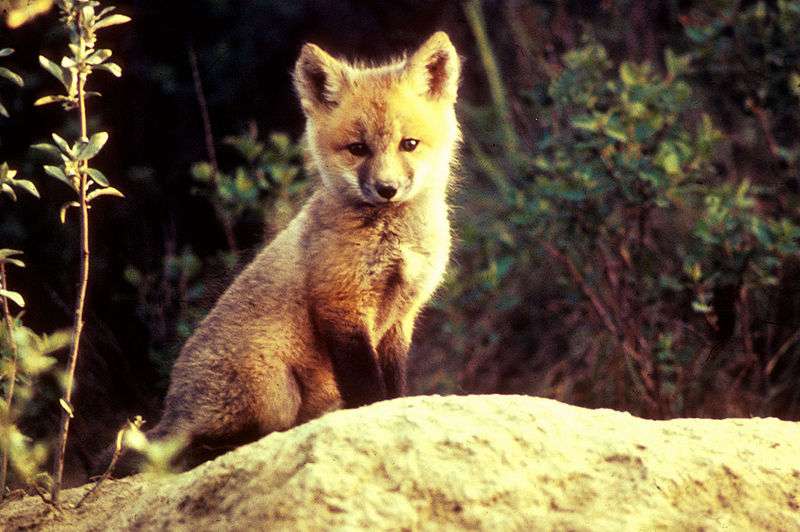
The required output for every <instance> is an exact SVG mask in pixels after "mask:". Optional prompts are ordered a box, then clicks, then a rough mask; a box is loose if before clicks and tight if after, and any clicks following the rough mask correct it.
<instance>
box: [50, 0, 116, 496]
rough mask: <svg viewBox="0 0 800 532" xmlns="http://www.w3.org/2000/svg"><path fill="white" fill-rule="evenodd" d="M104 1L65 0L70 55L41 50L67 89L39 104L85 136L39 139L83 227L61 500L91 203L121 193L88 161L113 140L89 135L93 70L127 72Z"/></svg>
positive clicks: (59, 463)
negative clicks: (102, 37) (103, 34)
mask: <svg viewBox="0 0 800 532" xmlns="http://www.w3.org/2000/svg"><path fill="white" fill-rule="evenodd" d="M99 6H100V2H96V1H92V0H60V1H59V2H58V7H59V9H60V10H61V22H62V23H63V24H64V26H65V27H66V28H67V30H68V32H69V41H70V42H69V52H70V53H69V55H66V56H64V57H63V58H62V59H61V61H60V64H56V63H54V62H53V61H50V60H49V59H47V58H46V57H43V56H40V57H39V62H40V64H41V65H42V67H43V68H44V69H45V70H47V71H48V72H49V73H50V74H52V75H53V76H54V77H55V78H56V79H57V80H58V81H60V82H61V84H62V85H63V86H64V89H65V90H66V92H65V94H60V95H52V96H44V97H42V98H39V99H38V100H37V101H36V103H35V105H46V104H49V103H56V102H58V103H61V104H62V106H63V107H64V109H65V110H67V111H71V110H77V112H78V117H79V120H80V132H81V133H80V137H79V138H78V140H77V141H75V142H74V143H72V144H70V143H68V142H67V141H66V140H64V139H63V138H62V137H60V136H59V135H57V134H55V133H53V135H52V137H53V141H54V142H55V144H38V145H36V146H35V148H37V149H40V150H43V151H45V152H47V153H50V154H51V155H53V156H54V157H57V158H59V159H60V164H58V165H46V166H45V167H44V169H45V172H47V174H48V175H50V176H52V177H54V178H56V179H58V180H59V181H62V182H63V183H65V184H66V185H67V186H68V187H70V188H71V189H72V190H73V191H74V192H75V194H76V196H77V198H76V200H75V201H71V202H68V203H66V204H65V205H63V206H62V207H61V211H60V217H61V221H62V223H64V222H65V220H66V214H67V211H68V210H69V209H70V208H73V207H74V208H76V209H78V212H79V219H80V228H81V244H80V256H81V262H80V264H81V271H80V283H79V289H78V296H77V299H76V303H75V309H74V327H73V333H72V346H71V349H70V354H69V361H68V370H67V377H66V385H65V390H64V397H63V398H62V399H61V400H60V403H61V406H62V408H63V412H62V414H61V430H60V434H59V438H58V446H57V449H56V450H57V453H56V458H55V461H54V466H53V487H52V491H51V502H52V503H53V504H54V505H56V506H58V504H59V492H60V489H61V476H62V473H63V468H64V453H65V451H66V444H67V436H68V433H69V422H70V419H71V418H72V417H73V407H72V403H71V398H72V390H73V382H74V376H75V367H76V364H77V360H78V353H79V349H80V339H81V332H82V330H83V326H84V318H83V312H84V305H85V303H86V288H87V286H88V282H89V208H90V206H91V204H92V202H93V201H94V200H95V199H97V198H99V197H101V196H118V197H122V193H121V192H120V191H119V190H117V189H115V188H114V187H112V186H111V185H110V184H109V181H108V179H107V178H106V177H105V175H104V174H103V173H102V172H101V171H100V170H97V169H96V168H91V167H90V166H89V161H90V160H91V159H92V158H94V157H95V156H96V155H97V154H98V153H99V152H100V150H101V149H102V148H103V146H104V145H105V143H106V142H107V141H108V133H106V132H98V133H94V134H92V135H91V137H90V136H89V131H88V127H87V123H86V117H87V109H86V100H87V98H88V97H90V96H98V94H97V93H95V92H89V91H87V90H86V83H87V80H88V78H89V76H90V75H91V74H92V73H93V72H94V71H96V70H105V71H107V72H110V73H111V74H113V75H114V76H116V77H119V76H121V75H122V69H121V68H120V66H119V65H117V64H116V63H112V62H109V61H108V59H109V58H110V57H111V55H112V52H111V50H109V49H106V48H97V46H96V45H97V35H96V32H97V31H99V30H101V29H103V28H107V27H109V26H114V25H117V24H124V23H126V22H128V21H130V18H129V17H127V16H125V15H119V14H113V13H112V11H113V10H114V7H105V8H102V9H99V10H97V9H96V8H99Z"/></svg>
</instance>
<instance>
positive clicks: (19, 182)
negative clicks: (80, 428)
mask: <svg viewBox="0 0 800 532" xmlns="http://www.w3.org/2000/svg"><path fill="white" fill-rule="evenodd" d="M13 52H14V51H13V50H12V49H10V48H3V49H2V50H0V57H6V56H9V55H11V54H12V53H13ZM0 77H4V78H6V79H8V80H10V81H12V82H13V83H15V84H16V85H18V86H19V87H22V86H24V83H23V80H22V78H21V77H20V76H19V75H18V74H16V73H14V72H12V71H11V70H9V69H7V68H3V67H0ZM0 114H1V115H3V116H6V117H8V111H7V110H6V108H5V106H3V104H2V102H0ZM16 176H17V171H16V170H12V169H11V168H9V166H8V163H3V164H0V196H2V195H6V196H8V197H10V198H11V199H12V200H13V201H16V200H17V194H16V190H17V189H19V190H24V191H25V192H27V193H29V194H31V195H33V196H35V197H37V198H38V197H39V191H38V190H37V189H36V186H35V185H34V184H33V183H32V182H31V181H28V180H26V179H17V178H16ZM21 254H22V252H21V251H17V250H14V249H0V303H1V304H2V314H3V325H2V326H3V327H4V329H3V333H2V337H3V342H2V344H0V351H2V354H3V356H2V357H0V363H2V366H1V367H0V377H3V384H4V388H5V394H4V397H3V399H2V404H1V405H0V448H2V463H0V499H2V498H3V497H4V496H5V492H6V482H7V480H8V465H9V456H10V455H11V454H12V452H13V455H14V464H15V465H18V464H24V465H25V466H24V467H23V466H18V469H20V470H22V472H23V474H22V476H23V478H24V479H30V478H31V477H32V476H33V472H34V471H35V470H36V469H37V466H38V464H40V463H41V459H42V452H41V448H40V447H37V448H36V450H35V451H30V452H28V451H29V450H28V448H27V446H26V440H25V438H24V436H23V435H22V433H20V432H19V430H18V429H17V427H16V425H15V420H16V416H15V412H14V408H15V406H16V405H15V403H14V392H15V391H16V385H17V380H18V369H19V362H20V346H19V341H18V339H17V338H16V335H17V332H18V331H20V330H21V329H20V326H19V323H18V319H17V318H16V317H15V316H14V315H13V314H12V313H11V308H10V305H9V301H11V302H13V303H14V304H15V305H17V306H18V307H20V308H23V307H24V306H25V300H24V298H23V297H22V295H21V294H20V293H19V292H16V291H14V290H11V288H10V286H9V283H8V275H7V273H6V267H7V266H16V267H19V268H23V267H25V263H24V262H22V260H20V259H19V257H18V256H19V255H21ZM31 334H32V333H31ZM26 345H27V344H26ZM23 354H25V355H28V352H27V351H25V350H23ZM31 359H32V357H30V356H26V357H24V358H23V359H22V360H23V361H25V362H28V361H29V360H31ZM25 457H27V459H26V458H25Z"/></svg>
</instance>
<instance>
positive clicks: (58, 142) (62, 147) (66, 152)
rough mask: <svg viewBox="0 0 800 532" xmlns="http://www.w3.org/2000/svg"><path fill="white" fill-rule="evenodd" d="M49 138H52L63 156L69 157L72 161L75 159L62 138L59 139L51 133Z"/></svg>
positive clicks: (73, 153)
mask: <svg viewBox="0 0 800 532" xmlns="http://www.w3.org/2000/svg"><path fill="white" fill-rule="evenodd" d="M51 136H52V137H53V140H54V141H55V143H56V146H58V147H59V149H60V150H61V152H62V153H63V154H64V155H69V156H70V159H74V158H75V152H74V151H72V148H71V147H70V145H69V144H68V143H67V141H66V140H64V139H63V138H61V137H59V136H58V135H57V134H55V133H53V134H52V135H51Z"/></svg>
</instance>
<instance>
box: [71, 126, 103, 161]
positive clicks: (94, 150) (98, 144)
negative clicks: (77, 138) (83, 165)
mask: <svg viewBox="0 0 800 532" xmlns="http://www.w3.org/2000/svg"><path fill="white" fill-rule="evenodd" d="M106 142H108V133H106V132H105V131H101V132H100V133H95V134H94V135H92V138H90V139H89V142H88V143H86V144H85V145H84V146H83V147H81V148H80V150H79V151H78V156H77V157H76V159H78V160H81V161H88V160H89V159H91V158H92V157H94V156H95V155H97V154H98V153H100V150H102V149H103V146H105V144H106Z"/></svg>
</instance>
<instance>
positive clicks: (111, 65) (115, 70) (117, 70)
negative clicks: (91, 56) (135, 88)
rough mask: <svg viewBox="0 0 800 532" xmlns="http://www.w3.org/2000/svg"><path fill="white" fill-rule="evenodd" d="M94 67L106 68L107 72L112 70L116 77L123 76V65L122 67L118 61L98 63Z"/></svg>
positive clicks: (98, 68)
mask: <svg viewBox="0 0 800 532" xmlns="http://www.w3.org/2000/svg"><path fill="white" fill-rule="evenodd" d="M94 68H95V69H97V70H105V71H106V72H111V73H112V74H113V75H114V76H115V77H120V76H122V67H120V66H119V65H118V64H116V63H103V64H102V65H97V66H96V67H94Z"/></svg>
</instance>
